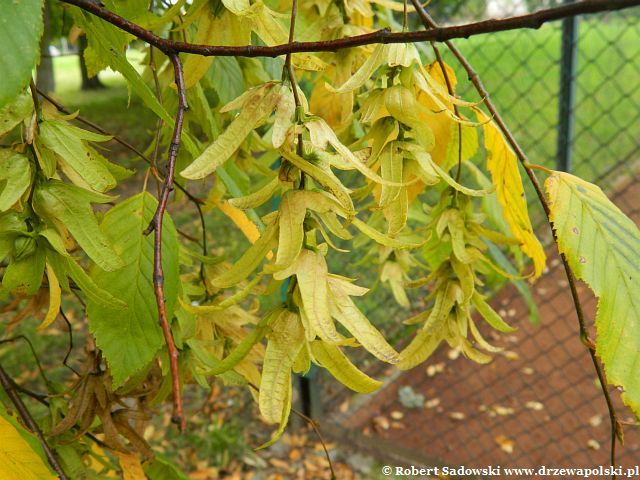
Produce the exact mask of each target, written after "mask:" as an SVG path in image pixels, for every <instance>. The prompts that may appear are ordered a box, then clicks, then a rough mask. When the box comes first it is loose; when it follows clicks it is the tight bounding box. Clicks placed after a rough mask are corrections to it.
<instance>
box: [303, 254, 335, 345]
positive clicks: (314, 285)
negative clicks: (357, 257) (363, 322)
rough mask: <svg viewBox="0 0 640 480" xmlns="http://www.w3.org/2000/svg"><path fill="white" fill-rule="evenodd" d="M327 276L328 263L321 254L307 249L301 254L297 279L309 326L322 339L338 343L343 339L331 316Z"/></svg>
mask: <svg viewBox="0 0 640 480" xmlns="http://www.w3.org/2000/svg"><path fill="white" fill-rule="evenodd" d="M327 275H328V270H327V262H326V261H325V259H324V257H323V256H322V254H321V253H319V252H312V251H311V250H306V249H305V250H303V251H302V252H300V258H299V260H298V264H297V267H296V278H297V280H298V286H299V288H300V296H301V298H302V306H303V308H304V312H305V314H306V317H307V318H308V319H309V325H310V326H311V328H312V329H313V330H314V331H315V332H316V333H317V334H318V336H319V337H320V338H321V339H323V340H325V341H327V342H333V343H338V342H340V341H342V340H343V338H342V337H341V336H340V334H339V333H338V331H337V330H336V326H335V325H334V323H333V320H332V319H331V316H330V315H329V290H328V288H327Z"/></svg>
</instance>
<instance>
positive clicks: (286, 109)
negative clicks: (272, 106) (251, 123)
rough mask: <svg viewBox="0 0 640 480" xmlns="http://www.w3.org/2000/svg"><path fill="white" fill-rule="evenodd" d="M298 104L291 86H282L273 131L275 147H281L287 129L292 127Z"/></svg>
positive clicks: (272, 137)
mask: <svg viewBox="0 0 640 480" xmlns="http://www.w3.org/2000/svg"><path fill="white" fill-rule="evenodd" d="M295 110H296V104H295V100H294V97H293V91H292V90H291V87H289V86H287V85H281V86H280V98H279V100H278V104H277V105H276V114H275V118H274V122H273V131H272V132H271V143H272V144H273V146H274V148H280V147H281V146H282V144H283V143H284V141H285V139H286V138H287V131H288V130H289V127H291V125H292V124H293V123H292V120H293V114H294V113H295Z"/></svg>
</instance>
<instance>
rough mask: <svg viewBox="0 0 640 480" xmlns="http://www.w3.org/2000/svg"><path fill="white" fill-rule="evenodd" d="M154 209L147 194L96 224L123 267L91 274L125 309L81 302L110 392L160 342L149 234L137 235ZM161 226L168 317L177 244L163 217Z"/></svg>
mask: <svg viewBox="0 0 640 480" xmlns="http://www.w3.org/2000/svg"><path fill="white" fill-rule="evenodd" d="M156 205H157V202H156V200H155V199H154V198H153V197H152V196H151V195H150V194H149V193H146V192H145V193H140V194H138V195H136V196H134V197H131V198H129V199H128V200H126V201H124V202H122V203H121V204H119V205H118V206H116V207H115V208H113V209H111V210H110V211H109V212H108V213H107V214H106V215H105V217H104V221H103V222H102V224H101V225H100V228H101V230H102V232H103V233H104V235H106V236H107V238H108V240H109V241H110V242H111V243H112V244H113V248H114V249H115V251H116V252H117V254H118V255H120V256H121V258H122V261H123V263H124V266H123V267H122V268H120V269H118V270H116V271H113V272H105V271H103V270H100V269H97V268H96V269H93V271H92V272H91V276H92V278H93V280H94V281H95V283H96V284H97V285H98V286H99V287H100V288H102V289H104V290H106V291H108V292H109V293H110V294H111V295H113V296H114V297H116V298H119V299H121V300H122V301H124V302H125V303H126V304H127V306H128V308H127V310H125V311H124V312H123V311H118V310H114V309H113V308H107V307H105V306H103V305H101V304H99V303H97V302H95V301H93V300H92V299H89V302H88V304H87V311H88V314H89V327H90V330H91V331H92V332H93V334H94V335H95V338H96V343H97V345H98V346H99V347H100V349H101V350H102V352H103V354H104V356H105V358H106V359H107V363H108V364H109V367H110V369H111V374H112V376H113V384H114V388H118V387H119V386H120V385H122V384H123V383H124V381H125V380H126V379H127V378H128V377H129V376H131V375H133V374H135V373H136V372H139V371H140V370H142V369H143V368H144V367H146V366H147V365H148V364H149V362H151V361H152V360H153V358H154V357H155V355H156V353H157V352H158V350H159V349H160V348H161V347H162V345H163V344H164V340H163V335H162V331H161V329H160V326H159V325H158V312H157V307H156V301H155V295H154V289H153V235H151V236H145V235H143V230H144V229H145V228H146V227H147V225H148V224H149V222H150V221H151V219H152V217H153V214H154V211H155V209H156ZM162 225H163V234H162V265H163V270H164V278H165V281H164V292H165V299H166V309H167V316H168V317H169V318H171V317H172V315H173V312H174V309H175V307H176V300H177V296H178V286H179V271H178V240H177V234H176V230H175V227H174V226H173V222H172V221H171V218H170V217H169V216H168V215H166V214H165V216H164V220H163V223H162Z"/></svg>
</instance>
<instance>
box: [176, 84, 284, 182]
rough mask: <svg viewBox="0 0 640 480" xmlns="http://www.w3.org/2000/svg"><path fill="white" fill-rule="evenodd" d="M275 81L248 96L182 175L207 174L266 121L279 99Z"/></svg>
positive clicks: (188, 176)
mask: <svg viewBox="0 0 640 480" xmlns="http://www.w3.org/2000/svg"><path fill="white" fill-rule="evenodd" d="M275 85H276V84H275V83H268V84H266V85H264V88H258V89H255V91H254V92H252V93H253V95H252V97H250V98H246V99H245V105H244V108H243V109H242V110H241V111H240V114H239V115H238V116H237V117H236V118H235V119H234V120H233V122H231V124H230V125H229V126H228V127H227V129H226V130H225V131H224V132H223V133H222V134H220V136H218V138H216V140H215V141H214V142H213V143H212V144H211V145H209V146H208V147H207V148H206V149H205V151H204V152H202V154H201V155H200V156H199V157H198V158H196V159H195V160H194V161H193V162H191V164H190V165H189V166H188V167H187V168H185V169H184V170H183V171H182V172H180V175H182V176H183V177H184V178H188V179H190V180H196V179H199V178H203V177H206V176H207V175H209V174H210V173H212V172H213V171H214V170H215V169H216V168H218V167H219V166H220V165H222V164H223V163H224V162H226V161H227V160H228V159H229V157H231V155H233V153H234V152H235V151H236V150H237V149H238V147H240V145H241V144H242V142H243V141H244V139H245V138H246V137H247V135H249V133H250V132H251V130H253V129H254V128H256V127H257V126H258V125H260V123H262V122H263V121H264V119H265V117H267V116H268V115H270V114H271V112H272V111H273V109H274V108H275V106H276V103H277V102H278V99H279V97H280V96H279V95H278V92H277V90H276V89H275V88H274V86H275Z"/></svg>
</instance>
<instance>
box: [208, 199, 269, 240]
mask: <svg viewBox="0 0 640 480" xmlns="http://www.w3.org/2000/svg"><path fill="white" fill-rule="evenodd" d="M217 206H218V208H219V209H220V211H221V212H222V213H224V214H225V215H226V216H227V217H229V219H231V221H232V222H233V223H235V224H236V226H237V227H238V228H239V229H240V231H241V232H242V233H243V234H244V236H245V237H247V239H248V240H249V241H250V242H251V243H256V240H258V238H260V231H259V230H258V227H257V226H256V224H255V223H253V222H252V221H251V220H249V217H247V214H246V213H244V212H243V211H242V210H240V209H239V208H236V207H234V206H233V205H231V204H230V203H229V202H218V203H217Z"/></svg>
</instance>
